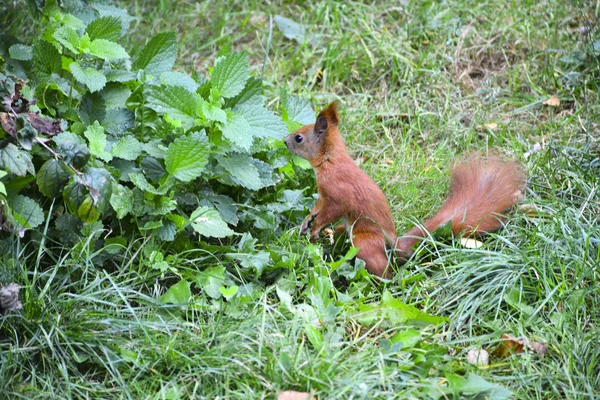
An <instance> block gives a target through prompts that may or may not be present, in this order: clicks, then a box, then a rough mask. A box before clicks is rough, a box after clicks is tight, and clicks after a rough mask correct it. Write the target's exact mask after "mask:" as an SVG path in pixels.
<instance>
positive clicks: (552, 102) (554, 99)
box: [544, 95, 560, 107]
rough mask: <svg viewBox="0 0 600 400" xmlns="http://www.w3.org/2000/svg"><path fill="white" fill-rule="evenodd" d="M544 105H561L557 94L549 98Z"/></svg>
mask: <svg viewBox="0 0 600 400" xmlns="http://www.w3.org/2000/svg"><path fill="white" fill-rule="evenodd" d="M544 105H546V106H550V107H558V106H560V100H559V99H558V97H557V96H556V95H554V96H552V97H550V98H549V99H548V100H546V101H544Z"/></svg>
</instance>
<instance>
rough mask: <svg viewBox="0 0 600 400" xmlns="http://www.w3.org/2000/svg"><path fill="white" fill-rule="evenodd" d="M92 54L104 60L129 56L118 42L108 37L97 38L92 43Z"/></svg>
mask: <svg viewBox="0 0 600 400" xmlns="http://www.w3.org/2000/svg"><path fill="white" fill-rule="evenodd" d="M90 54H92V55H94V56H96V57H98V58H101V59H103V60H117V59H120V58H129V54H127V51H126V50H125V49H124V48H123V47H122V46H121V45H120V44H118V43H115V42H112V41H110V40H106V39H95V40H92V43H90Z"/></svg>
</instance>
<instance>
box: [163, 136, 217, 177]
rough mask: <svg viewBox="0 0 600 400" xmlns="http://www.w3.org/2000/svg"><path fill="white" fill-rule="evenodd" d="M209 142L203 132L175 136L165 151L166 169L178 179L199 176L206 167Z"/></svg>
mask: <svg viewBox="0 0 600 400" xmlns="http://www.w3.org/2000/svg"><path fill="white" fill-rule="evenodd" d="M209 154H210V144H209V143H208V137H207V136H206V134H205V133H204V132H202V133H198V132H194V133H192V134H191V135H187V136H183V137H179V138H177V139H176V140H175V141H174V142H173V143H171V144H170V145H169V148H168V150H167V152H166V153H165V166H166V168H167V171H168V172H169V173H170V174H171V175H173V176H175V177H176V178H177V179H179V180H180V181H184V182H189V181H191V180H194V179H196V178H197V177H199V176H200V175H201V174H202V172H203V171H204V169H205V167H206V163H207V162H208V155H209Z"/></svg>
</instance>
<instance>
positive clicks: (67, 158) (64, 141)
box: [54, 132, 90, 168]
mask: <svg viewBox="0 0 600 400" xmlns="http://www.w3.org/2000/svg"><path fill="white" fill-rule="evenodd" d="M54 143H55V144H56V146H57V152H58V153H59V154H60V155H61V156H63V160H64V162H65V163H67V164H71V165H72V166H73V167H75V168H82V167H83V166H84V165H85V164H86V163H87V162H88V160H89V158H90V151H89V149H88V148H87V146H86V145H85V142H84V141H83V139H82V138H81V137H79V136H77V135H75V134H73V133H71V132H62V133H60V134H58V135H56V136H54Z"/></svg>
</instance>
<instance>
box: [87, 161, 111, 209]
mask: <svg viewBox="0 0 600 400" xmlns="http://www.w3.org/2000/svg"><path fill="white" fill-rule="evenodd" d="M111 182H112V176H111V175H110V173H109V172H108V171H107V170H106V169H104V168H89V169H88V170H87V171H86V173H85V174H84V175H83V176H82V177H81V183H83V184H84V185H85V187H86V188H87V189H88V192H89V194H90V196H91V197H92V200H94V203H93V204H94V206H95V207H97V208H98V210H100V212H104V211H106V209H107V208H108V204H109V199H110V195H111V192H112V185H111Z"/></svg>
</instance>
